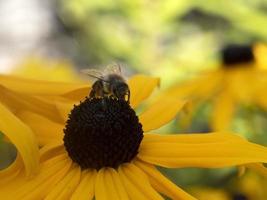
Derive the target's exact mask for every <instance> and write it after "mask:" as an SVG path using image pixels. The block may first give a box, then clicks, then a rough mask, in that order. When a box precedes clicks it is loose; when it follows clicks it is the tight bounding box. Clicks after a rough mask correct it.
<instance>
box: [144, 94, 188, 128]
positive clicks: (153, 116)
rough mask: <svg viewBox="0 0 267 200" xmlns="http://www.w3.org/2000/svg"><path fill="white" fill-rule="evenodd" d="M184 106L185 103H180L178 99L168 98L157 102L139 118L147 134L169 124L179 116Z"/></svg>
mask: <svg viewBox="0 0 267 200" xmlns="http://www.w3.org/2000/svg"><path fill="white" fill-rule="evenodd" d="M184 104H185V102H184V101H178V100H177V99H176V98H172V97H168V96H167V97H165V98H162V99H160V100H159V101H156V102H155V103H153V104H152V105H151V106H149V108H148V109H147V110H146V111H144V112H143V113H142V114H141V115H140V116H139V119H140V122H141V124H142V125H143V130H144V131H145V132H147V131H150V130H154V129H157V128H159V127H161V126H162V125H164V124H167V123H168V122H170V121H171V120H172V119H173V118H174V117H175V116H176V115H177V112H178V111H179V110H180V109H181V108H182V107H183V105H184Z"/></svg>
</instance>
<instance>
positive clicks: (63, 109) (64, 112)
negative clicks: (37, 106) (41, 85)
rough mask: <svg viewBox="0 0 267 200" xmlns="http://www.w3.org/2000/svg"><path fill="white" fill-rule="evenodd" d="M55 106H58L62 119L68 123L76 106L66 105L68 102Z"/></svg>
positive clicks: (58, 103)
mask: <svg viewBox="0 0 267 200" xmlns="http://www.w3.org/2000/svg"><path fill="white" fill-rule="evenodd" d="M55 104H56V107H57V109H58V111H59V113H60V115H61V117H62V118H63V119H64V120H65V121H67V119H68V116H69V114H70V112H71V110H72V109H73V107H74V104H73V103H66V102H56V103H55Z"/></svg>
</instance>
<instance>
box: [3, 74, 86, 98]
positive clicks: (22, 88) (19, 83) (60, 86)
mask: <svg viewBox="0 0 267 200" xmlns="http://www.w3.org/2000/svg"><path fill="white" fill-rule="evenodd" d="M0 83H1V84H2V85H4V86H5V87H7V88H9V89H11V90H14V91H17V92H20V93H25V94H32V95H63V94H65V93H69V92H71V91H73V90H77V89H81V88H88V87H89V84H88V83H62V82H52V81H41V80H33V79H26V78H21V77H16V76H11V75H3V74H1V75H0Z"/></svg>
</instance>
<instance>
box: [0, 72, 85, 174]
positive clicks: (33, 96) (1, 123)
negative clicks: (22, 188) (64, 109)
mask: <svg viewBox="0 0 267 200" xmlns="http://www.w3.org/2000/svg"><path fill="white" fill-rule="evenodd" d="M82 86H83V84H73V83H57V82H47V81H36V80H31V79H24V78H19V77H15V76H9V75H0V93H1V95H0V114H1V120H0V130H1V132H2V133H3V134H4V135H5V139H6V140H7V141H10V142H11V143H13V144H14V145H15V146H16V148H17V150H18V151H19V152H20V155H19V157H18V159H22V160H23V162H24V164H25V169H26V172H27V174H28V175H29V174H30V173H35V172H36V169H37V166H38V146H37V145H36V141H35V137H34V134H33V132H32V130H31V129H30V128H29V127H28V124H27V121H26V120H24V119H25V118H23V117H22V113H24V112H27V113H31V114H36V115H38V116H42V117H43V118H47V119H50V120H51V121H53V122H54V123H64V118H62V116H61V115H60V113H59V111H58V109H57V107H56V106H55V105H54V104H53V103H51V102H49V101H47V100H46V99H43V98H41V97H39V96H46V97H47V98H48V97H50V98H52V97H53V96H60V95H62V96H64V95H66V96H67V95H68V93H69V92H71V91H73V90H74V89H77V88H82ZM86 87H87V88H88V86H87V85H86ZM36 127H38V126H36ZM29 155H30V156H29Z"/></svg>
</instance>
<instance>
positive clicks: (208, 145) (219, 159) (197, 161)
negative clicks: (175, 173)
mask: <svg viewBox="0 0 267 200" xmlns="http://www.w3.org/2000/svg"><path fill="white" fill-rule="evenodd" d="M147 135H149V134H147ZM147 135H145V137H144V139H143V141H142V143H141V146H140V149H139V154H138V157H139V158H140V159H141V160H143V161H145V162H148V163H151V164H156V165H160V166H163V167H205V168H216V167H228V166H235V165H242V164H248V163H259V162H260V163H261V162H262V163H264V162H265V163H266V162H267V148H265V147H263V146H260V145H257V144H254V143H250V142H248V141H246V140H244V139H243V138H240V137H239V136H230V137H229V136H227V133H210V134H186V135H174V136H167V137H166V136H163V135H162V136H157V137H156V138H157V139H156V141H153V140H148V141H147V140H146V136H147ZM159 137H161V142H159V141H158V138H159ZM171 137H172V138H173V141H170V138H171ZM216 137H217V139H218V140H217V141H214V138H216ZM165 138H166V139H165ZM179 138H181V139H182V142H179ZM223 138H224V139H223ZM186 139H187V141H188V142H186Z"/></svg>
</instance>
